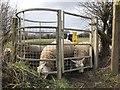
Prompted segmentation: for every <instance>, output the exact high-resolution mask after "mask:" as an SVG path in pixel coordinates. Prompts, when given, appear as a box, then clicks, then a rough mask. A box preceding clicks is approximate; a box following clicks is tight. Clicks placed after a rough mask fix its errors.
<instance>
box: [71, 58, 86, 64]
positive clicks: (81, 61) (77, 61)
mask: <svg viewBox="0 0 120 90" xmlns="http://www.w3.org/2000/svg"><path fill="white" fill-rule="evenodd" d="M84 60H85V58H83V59H82V60H71V61H72V62H74V63H76V64H80V63H83V62H84Z"/></svg>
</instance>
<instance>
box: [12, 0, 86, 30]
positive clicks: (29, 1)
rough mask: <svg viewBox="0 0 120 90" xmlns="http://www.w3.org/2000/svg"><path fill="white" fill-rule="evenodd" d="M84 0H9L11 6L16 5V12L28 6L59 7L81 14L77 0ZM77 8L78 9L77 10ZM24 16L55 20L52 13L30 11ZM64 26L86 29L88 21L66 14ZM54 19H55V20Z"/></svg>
mask: <svg viewBox="0 0 120 90" xmlns="http://www.w3.org/2000/svg"><path fill="white" fill-rule="evenodd" d="M82 1H85V0H49V1H48V0H10V3H11V6H13V7H15V6H16V5H17V8H18V12H19V11H21V10H24V9H29V8H50V9H61V10H64V11H67V12H71V13H76V14H82V13H84V11H83V8H82V7H78V2H82ZM78 8H79V10H78ZM25 17H26V18H32V19H34V20H39V19H40V20H41V19H44V18H45V19H49V20H50V19H53V20H55V18H56V17H55V15H52V14H46V13H42V14H38V13H31V14H26V16H25ZM65 20H66V22H65V26H66V27H69V28H77V29H78V28H81V29H83V28H85V29H88V27H87V26H88V23H87V24H86V21H85V20H81V18H77V17H72V16H69V15H68V16H67V15H66V19H65ZM55 21H56V20H55Z"/></svg>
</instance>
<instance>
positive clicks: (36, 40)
mask: <svg viewBox="0 0 120 90" xmlns="http://www.w3.org/2000/svg"><path fill="white" fill-rule="evenodd" d="M54 40H55V39H41V40H40V39H29V40H25V43H35V44H40V43H44V44H50V43H51V42H53V41H54ZM88 41H89V38H78V42H88ZM5 48H12V42H8V43H7V44H6V45H5Z"/></svg>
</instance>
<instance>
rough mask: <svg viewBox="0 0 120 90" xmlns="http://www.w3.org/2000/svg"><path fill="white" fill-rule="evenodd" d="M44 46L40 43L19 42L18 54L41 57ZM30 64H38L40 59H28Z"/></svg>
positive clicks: (35, 57)
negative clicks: (27, 43)
mask: <svg viewBox="0 0 120 90" xmlns="http://www.w3.org/2000/svg"><path fill="white" fill-rule="evenodd" d="M43 48H44V46H40V45H26V44H18V45H17V55H18V57H24V58H32V59H39V58H40V53H41V52H42V50H43ZM28 63H29V64H30V66H32V67H33V66H38V65H39V61H28Z"/></svg>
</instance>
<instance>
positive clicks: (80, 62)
mask: <svg viewBox="0 0 120 90" xmlns="http://www.w3.org/2000/svg"><path fill="white" fill-rule="evenodd" d="M78 44H89V42H80V43H78ZM89 49H90V46H89V45H75V46H74V57H81V56H88V55H89ZM72 62H74V63H75V66H76V67H81V68H82V69H80V70H79V72H83V71H84V69H83V67H84V62H85V58H81V59H77V60H72Z"/></svg>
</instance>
